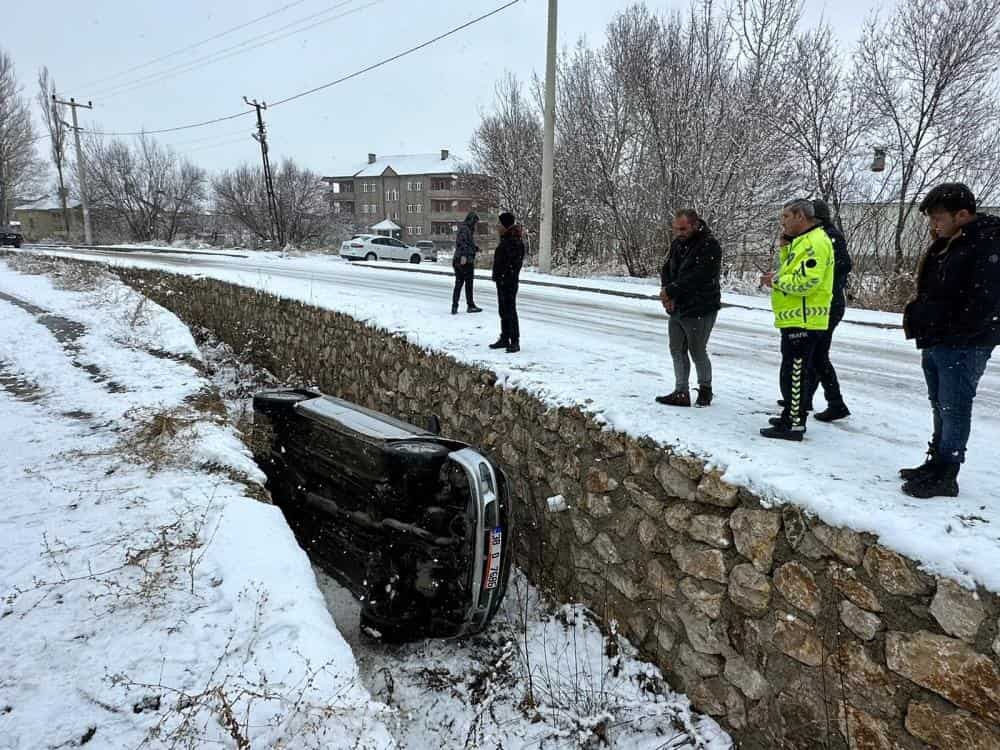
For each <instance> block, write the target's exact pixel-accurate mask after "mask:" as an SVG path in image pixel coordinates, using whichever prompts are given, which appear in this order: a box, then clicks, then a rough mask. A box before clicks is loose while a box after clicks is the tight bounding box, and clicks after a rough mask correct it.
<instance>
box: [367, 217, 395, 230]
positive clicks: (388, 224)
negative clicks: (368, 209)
mask: <svg viewBox="0 0 1000 750" xmlns="http://www.w3.org/2000/svg"><path fill="white" fill-rule="evenodd" d="M368 228H369V229H374V230H375V231H376V232H395V231H397V230H399V229H402V227H401V226H399V224H396V223H395V222H392V221H389V220H388V219H384V220H382V221H380V222H379V223H378V224H372V225H371V226H370V227H368Z"/></svg>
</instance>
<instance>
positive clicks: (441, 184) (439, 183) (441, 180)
mask: <svg viewBox="0 0 1000 750" xmlns="http://www.w3.org/2000/svg"><path fill="white" fill-rule="evenodd" d="M451 189H452V180H451V178H450V177H434V178H432V179H431V190H451Z"/></svg>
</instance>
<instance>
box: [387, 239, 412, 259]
mask: <svg viewBox="0 0 1000 750" xmlns="http://www.w3.org/2000/svg"><path fill="white" fill-rule="evenodd" d="M388 239H389V250H390V251H391V252H392V259H393V260H409V259H410V248H409V246H408V245H405V244H403V243H402V242H400V241H399V240H397V239H395V238H394V237H390V238H388Z"/></svg>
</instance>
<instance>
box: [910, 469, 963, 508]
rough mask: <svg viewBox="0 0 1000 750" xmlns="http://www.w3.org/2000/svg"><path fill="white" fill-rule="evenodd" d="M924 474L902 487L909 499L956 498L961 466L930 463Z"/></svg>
mask: <svg viewBox="0 0 1000 750" xmlns="http://www.w3.org/2000/svg"><path fill="white" fill-rule="evenodd" d="M925 467H927V468H925V470H924V473H923V474H921V475H920V476H918V477H916V478H915V479H911V480H910V481H908V482H906V483H905V484H904V485H903V492H904V493H905V494H907V495H909V496H910V497H916V498H919V499H921V500H927V499H929V498H932V497H958V470H959V468H960V467H961V464H943V463H938V462H931V463H929V464H925Z"/></svg>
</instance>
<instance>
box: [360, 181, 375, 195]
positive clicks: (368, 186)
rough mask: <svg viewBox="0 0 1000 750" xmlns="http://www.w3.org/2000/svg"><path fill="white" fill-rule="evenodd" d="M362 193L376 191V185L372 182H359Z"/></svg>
mask: <svg viewBox="0 0 1000 750" xmlns="http://www.w3.org/2000/svg"><path fill="white" fill-rule="evenodd" d="M361 192H362V193H376V192H378V186H377V185H376V184H375V183H374V182H362V183H361Z"/></svg>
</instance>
